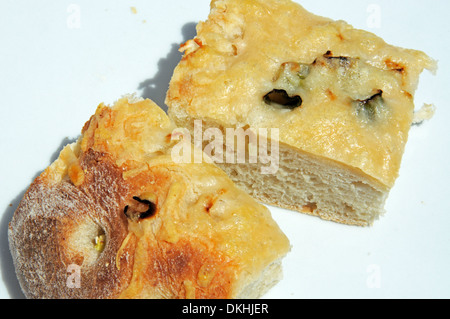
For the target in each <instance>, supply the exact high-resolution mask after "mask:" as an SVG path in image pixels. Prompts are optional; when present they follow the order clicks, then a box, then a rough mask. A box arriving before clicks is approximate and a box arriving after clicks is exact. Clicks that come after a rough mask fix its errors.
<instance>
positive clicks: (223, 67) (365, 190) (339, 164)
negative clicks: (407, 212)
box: [166, 0, 436, 226]
mask: <svg viewBox="0 0 450 319" xmlns="http://www.w3.org/2000/svg"><path fill="white" fill-rule="evenodd" d="M181 50H182V51H184V56H183V57H182V60H181V61H180V63H179V65H178V66H177V67H176V69H175V71H174V74H173V77H172V79H171V83H170V87H169V91H168V93H167V97H166V104H167V105H168V107H169V116H170V117H171V118H172V119H173V120H174V121H175V123H176V124H177V125H178V126H180V127H186V128H189V129H190V130H191V131H193V129H194V124H195V120H197V121H201V122H200V123H201V124H202V129H203V131H205V130H208V129H209V128H218V129H219V130H221V131H222V132H223V133H224V135H226V129H227V128H235V129H237V128H242V129H243V130H245V132H246V134H244V136H245V135H246V136H249V135H251V134H255V135H258V134H260V132H269V131H270V130H272V132H274V133H275V132H276V131H275V129H276V130H278V131H277V133H278V136H277V135H273V136H274V141H275V138H276V141H277V142H279V148H278V154H272V156H273V155H276V156H277V158H278V159H279V165H278V167H275V168H276V169H275V170H272V171H269V173H267V172H266V173H264V172H263V171H262V168H263V166H264V165H265V164H264V161H263V158H260V159H258V161H256V163H253V162H250V161H247V162H241V163H239V162H238V161H237V160H235V162H234V163H233V161H231V162H230V161H226V159H225V155H226V154H227V150H228V147H229V146H230V145H229V144H226V143H224V145H223V148H224V150H223V154H224V156H223V160H222V162H223V163H221V161H220V159H219V160H217V164H218V165H219V166H220V167H221V168H223V169H224V170H225V171H226V172H227V173H228V175H229V176H230V177H231V178H232V179H233V180H234V181H235V182H236V183H237V184H238V185H240V186H241V187H243V188H244V189H245V190H246V191H248V192H249V193H250V194H252V195H253V196H254V197H255V198H256V199H258V200H261V201H263V202H265V203H268V204H274V205H278V206H281V207H284V208H289V209H293V210H297V211H300V212H304V213H308V214H312V215H316V216H320V217H321V218H323V219H327V220H332V221H336V222H341V223H345V224H351V225H362V226H365V225H371V224H372V223H373V222H374V220H376V219H377V218H378V217H379V216H380V215H381V214H383V213H384V206H385V201H386V198H387V196H388V193H389V191H390V189H391V188H392V187H393V185H394V183H395V181H396V179H397V177H398V175H399V168H400V165H401V159H402V155H403V153H404V149H405V143H406V142H407V139H408V133H409V130H410V126H411V123H412V121H413V115H414V93H415V90H416V88H417V85H418V80H419V75H420V74H421V72H422V71H423V70H424V69H429V70H434V69H435V67H436V64H435V61H433V60H432V59H431V58H429V57H428V56H427V55H426V54H425V53H423V52H420V51H416V50H409V49H403V48H399V47H395V46H392V45H389V44H387V43H385V42H384V41H383V40H382V39H380V38H379V37H377V36H375V35H374V34H372V33H369V32H366V31H363V30H357V29H354V28H353V27H352V26H350V25H349V24H347V23H345V22H344V21H333V20H330V19H327V18H323V17H319V16H316V15H313V14H311V13H309V12H307V11H306V10H305V9H304V8H303V7H301V6H300V5H299V4H297V3H294V2H292V1H289V0H213V1H212V2H211V12H210V15H209V17H208V19H207V20H206V21H204V22H200V23H199V24H198V26H197V35H196V37H195V38H194V39H192V40H189V41H187V42H186V43H185V44H183V45H182V46H181ZM261 129H265V130H263V131H261ZM269 133H270V132H269ZM261 134H262V133H261ZM261 134H260V135H261ZM271 136H272V135H270V134H268V135H267V138H268V139H269V140H270V138H271ZM223 140H224V141H225V140H230V139H225V138H224V139H223ZM232 140H233V139H231V141H232ZM203 142H204V144H205V143H208V142H209V139H208V136H206V137H204V141H203ZM257 143H259V142H257ZM255 146H257V147H258V145H255V143H253V145H252V142H251V141H249V142H248V143H247V145H246V147H247V149H248V150H250V149H252V147H253V148H254V147H255ZM237 149H238V148H237V147H233V148H230V150H231V151H234V152H235V153H236V152H237V151H236V150H237ZM275 151H277V149H276V148H275ZM216 159H217V157H216Z"/></svg>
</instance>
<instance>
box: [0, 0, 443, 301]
mask: <svg viewBox="0 0 450 319" xmlns="http://www.w3.org/2000/svg"><path fill="white" fill-rule="evenodd" d="M299 2H300V1H299ZM301 3H302V4H303V6H304V7H305V8H306V9H308V10H310V11H312V12H314V13H316V14H319V15H323V16H328V17H331V18H333V19H343V20H346V21H347V22H349V23H350V24H352V25H353V26H355V27H357V28H362V29H366V30H369V31H371V32H374V33H376V34H377V35H379V36H381V37H383V38H384V39H385V40H386V41H387V42H388V43H391V44H394V45H398V46H403V47H408V48H414V49H419V50H423V51H425V52H426V53H428V54H429V55H430V56H431V57H433V58H434V59H436V60H438V61H439V71H438V73H437V74H436V76H433V75H431V74H429V73H424V74H423V76H422V78H421V83H420V87H419V90H418V92H417V94H416V105H417V107H419V106H421V105H422V104H423V103H434V104H435V105H436V107H437V113H436V115H435V117H434V118H433V119H432V120H431V121H428V122H426V123H424V124H423V125H421V126H414V127H412V130H411V133H410V140H409V142H408V144H407V148H406V152H405V155H404V160H403V163H402V168H401V172H400V178H399V179H398V181H397V183H396V185H395V187H394V189H393V190H392V192H391V194H390V197H389V199H388V201H387V204H386V209H387V214H386V215H385V216H384V217H382V218H381V219H380V220H379V221H377V222H376V223H375V224H374V226H373V227H371V228H357V227H351V226H344V225H339V224H335V223H331V222H325V221H322V220H320V219H318V218H315V217H310V216H306V215H302V214H299V213H293V212H290V211H285V210H281V209H277V208H273V207H270V209H271V211H272V212H273V216H274V218H275V219H276V220H277V221H278V223H279V224H280V226H281V228H282V229H283V230H284V231H285V233H286V234H287V235H288V236H289V238H290V240H291V243H292V246H293V248H292V251H291V252H290V253H289V255H288V256H287V257H286V258H285V260H284V279H283V281H281V282H280V283H279V284H278V285H277V286H276V287H274V288H273V289H272V290H271V291H270V292H269V293H268V294H267V295H266V296H265V297H266V298H449V297H450V249H449V248H450V231H449V228H450V204H449V202H450V200H449V198H450V187H449V184H450V174H449V167H448V165H449V163H448V157H449V148H450V143H449V142H450V139H449V137H450V134H449V126H450V111H449V100H450V90H449V89H450V87H449V83H450V78H449V74H450V68H449V56H448V55H449V53H450V46H449V36H448V35H449V33H450V25H449V23H448V22H446V19H447V16H448V12H449V11H450V2H449V1H444V0H433V1H422V0H420V1H419V0H417V1H413V0H411V1H406V0H401V1H400V0H395V1H392V0H390V1H385V0H371V1H367V0H364V1H361V0H342V1H331V0H303V1H301ZM130 7H135V8H136V11H137V12H136V13H133V12H132V10H131V8H130ZM208 13H209V0H190V1H186V0H167V1H148V0H142V1H138V0H136V1H103V0H102V1H100V0H95V1H93V0H90V1H76V0H72V1H64V0H53V1H49V0H40V1H31V0H30V1H23V0H21V1H18V0H1V2H0V93H1V94H0V120H1V134H0V146H1V150H2V154H1V155H0V298H23V295H22V294H21V292H20V288H19V287H18V284H17V280H16V278H15V274H14V268H13V266H12V261H11V257H10V254H9V251H8V240H7V227H8V222H9V220H10V219H11V216H12V214H13V212H14V210H15V208H16V207H17V205H18V203H19V200H20V199H21V197H22V196H23V194H24V192H25V190H26V188H27V187H28V185H29V184H30V183H31V182H32V180H33V179H34V178H35V177H36V176H37V175H38V174H39V173H40V172H41V171H42V170H43V169H45V168H46V167H47V166H48V165H49V164H50V163H51V162H52V161H53V160H55V159H56V158H57V156H58V153H59V151H60V150H61V148H62V147H63V145H65V144H66V143H68V142H70V141H73V140H75V139H76V138H77V137H78V135H79V133H80V130H81V128H82V126H83V124H84V123H85V122H86V121H87V120H88V119H89V117H90V116H91V115H92V114H93V113H94V112H95V109H96V106H97V105H98V104H99V103H100V102H106V103H107V104H110V103H113V102H114V101H115V100H116V99H118V98H119V97H120V96H122V95H123V94H126V93H133V92H136V93H137V94H138V95H140V96H143V97H148V98H152V99H153V100H154V101H155V102H157V103H158V104H159V105H160V106H164V105H163V104H164V96H165V93H166V90H167V86H168V83H169V80H170V76H171V74H172V71H173V68H174V67H175V65H176V64H177V63H178V61H179V59H180V54H179V53H178V51H177V49H178V47H179V45H180V44H181V43H183V42H184V41H186V40H187V39H189V38H191V37H193V36H194V35H195V25H196V23H197V22H198V21H200V20H205V19H206V18H207V15H208Z"/></svg>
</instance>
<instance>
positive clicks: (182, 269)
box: [9, 97, 290, 299]
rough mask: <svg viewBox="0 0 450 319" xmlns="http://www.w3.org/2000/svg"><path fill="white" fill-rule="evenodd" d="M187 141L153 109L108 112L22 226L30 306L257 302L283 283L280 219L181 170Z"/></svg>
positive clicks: (18, 248) (100, 114)
mask: <svg viewBox="0 0 450 319" xmlns="http://www.w3.org/2000/svg"><path fill="white" fill-rule="evenodd" d="M178 134H179V133H178V132H177V130H176V128H175V126H174V124H173V123H172V122H171V121H170V120H169V118H168V117H167V115H166V114H165V113H164V112H163V111H162V110H161V109H160V108H159V107H158V106H157V105H156V104H154V103H153V102H151V101H150V100H142V99H133V98H128V97H124V98H122V99H120V100H118V101H117V102H116V103H115V104H114V105H113V106H112V107H108V106H106V105H104V104H101V105H99V107H98V108H97V111H96V113H95V114H94V115H93V116H92V117H91V119H90V120H89V121H88V122H87V123H86V124H85V126H84V128H83V130H82V135H81V137H80V138H79V139H78V141H77V142H76V143H73V144H70V145H68V146H66V147H65V148H64V149H63V150H62V152H61V154H60V156H59V158H58V159H57V160H56V161H55V162H54V163H53V164H52V165H51V166H49V167H48V168H47V169H46V170H45V171H44V172H43V173H42V174H41V175H40V176H39V177H38V178H37V179H36V180H35V181H34V182H33V183H32V185H31V186H30V188H29V189H28V191H27V192H26V194H25V196H24V198H23V199H22V201H21V203H20V205H19V207H18V208H17V210H16V212H15V214H14V216H13V219H12V221H11V223H10V226H9V244H10V250H11V253H12V256H13V260H14V265H15V268H16V273H17V276H18V279H19V282H20V285H21V287H22V289H23V291H24V293H25V296H26V297H28V298H89V299H90V298H257V297H260V296H262V295H263V294H264V293H265V292H266V291H268V289H269V288H271V287H272V286H273V285H274V284H275V283H277V281H278V280H279V279H280V276H281V260H282V258H283V257H284V256H285V255H286V254H287V252H288V251H289V249H290V245H289V241H288V239H287V237H286V236H285V235H284V234H283V232H282V231H281V230H280V228H279V227H278V225H277V224H276V223H275V221H274V220H273V219H272V217H271V214H270V211H269V210H268V209H267V208H266V207H265V206H263V205H262V204H259V203H257V202H256V201H255V200H254V199H253V198H252V197H251V196H250V195H248V194H247V193H245V192H244V191H242V190H241V189H240V188H238V187H236V186H235V184H234V183H233V182H232V181H231V180H230V179H229V178H228V176H227V175H226V174H225V173H224V172H223V171H222V170H221V169H219V168H218V167H217V166H216V165H215V164H213V163H211V162H207V161H202V163H190V162H189V161H186V162H187V163H184V162H183V161H181V160H180V159H179V158H177V156H178V152H173V150H174V149H175V147H177V149H180V143H185V141H182V140H181V141H180V140H179V138H177V137H176V136H177V135H178ZM174 135H175V138H173V136H174ZM181 146H183V147H184V149H185V151H186V153H187V150H189V149H191V150H192V154H194V153H195V154H197V153H199V152H200V156H202V152H201V151H199V150H196V149H194V148H193V147H192V145H191V144H187V143H185V144H181Z"/></svg>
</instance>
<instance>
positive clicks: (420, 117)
mask: <svg viewBox="0 0 450 319" xmlns="http://www.w3.org/2000/svg"><path fill="white" fill-rule="evenodd" d="M435 112H436V107H435V106H434V105H432V104H424V105H423V106H422V108H421V109H420V110H418V111H416V112H414V119H413V124H420V123H422V122H424V121H428V120H430V119H431V118H432V117H433V116H434V113H435Z"/></svg>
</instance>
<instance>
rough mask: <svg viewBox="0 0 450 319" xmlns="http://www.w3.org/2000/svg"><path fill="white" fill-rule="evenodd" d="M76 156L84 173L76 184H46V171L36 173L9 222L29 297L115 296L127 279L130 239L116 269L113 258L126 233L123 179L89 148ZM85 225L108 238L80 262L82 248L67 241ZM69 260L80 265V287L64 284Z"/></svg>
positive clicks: (70, 262)
mask: <svg viewBox="0 0 450 319" xmlns="http://www.w3.org/2000/svg"><path fill="white" fill-rule="evenodd" d="M80 161H81V164H82V167H83V169H84V170H85V171H86V172H87V173H86V179H85V182H84V183H83V184H82V185H81V186H80V187H75V186H74V185H73V184H72V183H71V182H70V181H62V182H60V183H58V184H50V183H49V181H48V180H46V178H45V176H44V177H42V176H40V177H38V178H37V179H36V180H35V181H34V182H33V184H32V185H31V186H30V188H29V190H28V191H27V193H26V195H25V196H24V198H23V199H22V201H21V203H20V205H19V207H18V209H17V211H16V212H15V214H14V217H13V219H12V221H11V223H10V226H9V238H10V248H11V252H12V254H13V257H14V258H13V259H14V261H15V266H16V269H17V275H18V278H19V281H20V283H21V286H22V288H23V291H24V293H25V295H26V297H28V298H114V297H117V295H118V294H119V293H120V291H121V290H122V289H123V288H124V287H126V286H127V284H128V282H129V280H130V278H131V269H132V266H133V258H134V253H133V251H134V247H133V246H134V245H133V243H132V242H129V244H128V245H127V247H126V248H125V249H124V250H123V251H124V253H123V254H122V256H123V258H121V260H120V265H121V267H120V271H119V270H118V269H117V268H116V260H115V258H116V254H117V250H119V248H120V247H121V245H122V241H123V239H124V238H125V237H126V235H127V233H128V230H127V221H126V220H125V219H124V218H123V214H122V212H121V207H120V206H121V204H120V203H121V200H120V199H119V198H118V197H120V196H121V195H123V193H125V192H124V190H125V188H124V185H123V181H122V180H121V179H120V178H119V176H120V175H119V172H118V170H117V168H115V167H114V166H113V165H112V164H111V161H110V160H108V159H107V158H106V157H105V156H104V155H102V154H99V153H96V152H94V151H89V152H88V153H87V154H84V155H83V156H82V157H81V160H80ZM94 179H95V182H93V180H94ZM111 186H113V187H111ZM113 189H117V190H119V192H112V191H111V190H113ZM83 224H91V225H92V228H93V229H98V230H99V231H100V232H102V233H104V235H105V237H106V243H107V244H106V246H105V248H104V250H103V252H102V253H101V255H100V256H98V258H96V260H95V261H94V263H90V264H86V263H84V259H85V257H87V256H85V254H84V253H85V252H84V251H82V250H80V251H77V249H76V247H75V249H73V247H72V246H73V244H72V243H71V242H70V241H71V233H73V232H74V231H76V229H77V227H78V226H80V225H83ZM87 227H89V225H87ZM81 235H85V236H91V238H87V240H89V241H94V240H95V236H97V234H96V233H90V232H87V233H84V232H82V233H81ZM125 252H126V253H125ZM71 265H72V266H75V267H80V268H79V274H80V275H81V277H80V278H79V279H80V287H79V288H76V287H73V285H74V283H71V282H69V283H68V280H71V278H70V276H69V275H70V273H71V272H72V271H74V269H75V268H71ZM75 275H76V274H75ZM73 279H74V280H75V279H76V278H75V277H73Z"/></svg>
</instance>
